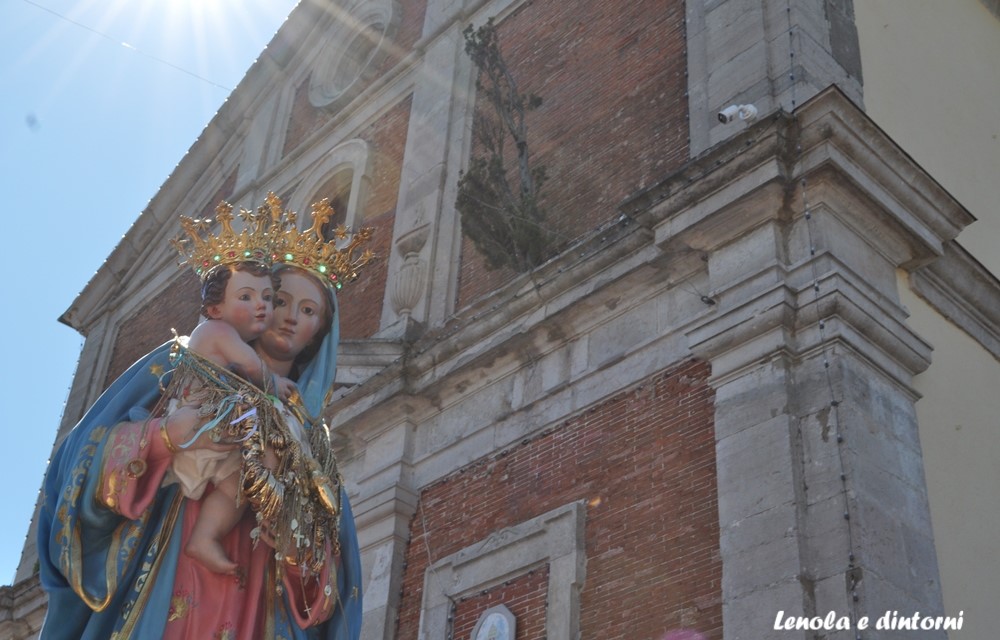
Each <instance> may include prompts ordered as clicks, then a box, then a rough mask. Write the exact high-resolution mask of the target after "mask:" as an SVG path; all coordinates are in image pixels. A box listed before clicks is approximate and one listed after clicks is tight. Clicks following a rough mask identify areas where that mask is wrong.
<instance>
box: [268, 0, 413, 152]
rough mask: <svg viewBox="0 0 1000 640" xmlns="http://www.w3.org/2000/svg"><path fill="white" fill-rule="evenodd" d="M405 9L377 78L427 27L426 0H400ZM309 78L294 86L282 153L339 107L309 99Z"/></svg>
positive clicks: (306, 135)
mask: <svg viewBox="0 0 1000 640" xmlns="http://www.w3.org/2000/svg"><path fill="white" fill-rule="evenodd" d="M397 6H398V7H399V8H400V9H401V10H402V15H401V16H400V20H399V24H398V26H397V30H396V35H395V37H393V39H392V43H391V44H390V47H389V54H388V55H387V56H386V58H385V60H383V61H382V63H381V64H380V65H379V68H378V69H377V70H376V71H375V73H374V74H373V77H375V78H377V77H379V76H381V75H384V74H385V73H386V72H387V71H388V70H390V69H392V67H393V66H395V65H396V63H398V62H399V61H400V60H402V59H403V58H404V57H406V55H407V54H409V52H410V49H412V48H413V44H414V43H415V42H416V41H417V40H419V39H420V36H421V34H422V32H423V27H424V12H425V11H426V9H427V0H401V1H400V2H399V3H398V5H397ZM309 81H310V77H308V76H307V77H306V79H305V80H303V81H302V83H301V84H299V86H298V87H296V89H295V96H294V98H293V102H292V114H291V117H290V118H289V120H288V128H287V131H286V133H285V146H284V148H283V149H282V153H283V154H287V153H288V152H290V151H291V150H292V149H294V148H295V147H297V146H299V145H300V144H302V142H303V141H304V140H305V139H306V138H307V137H308V136H309V134H310V133H312V132H313V131H316V130H317V129H319V128H320V127H322V126H323V125H324V124H325V123H326V122H327V121H329V120H330V118H332V117H333V115H334V114H335V113H336V111H330V110H328V109H324V108H322V107H314V106H313V105H312V104H311V103H310V102H309Z"/></svg>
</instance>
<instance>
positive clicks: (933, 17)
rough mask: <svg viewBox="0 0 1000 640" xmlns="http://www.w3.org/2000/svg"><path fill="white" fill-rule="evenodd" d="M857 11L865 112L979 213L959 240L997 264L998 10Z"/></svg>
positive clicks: (918, 2)
mask: <svg viewBox="0 0 1000 640" xmlns="http://www.w3.org/2000/svg"><path fill="white" fill-rule="evenodd" d="M854 12H855V16H856V19H857V29H858V39H859V41H860V48H861V63H862V68H863V70H864V94H865V110H866V112H867V114H868V115H869V116H870V117H871V118H872V119H873V120H874V121H875V122H876V123H877V124H878V125H879V126H880V127H882V129H883V130H884V131H885V132H886V133H887V134H889V136H890V137H891V138H893V139H894V140H895V141H896V142H897V143H899V145H900V146H902V147H903V149H904V150H905V151H906V152H907V153H909V154H910V155H911V156H912V157H913V159H914V160H916V162H917V163H918V164H919V165H921V166H922V167H923V168H924V169H926V170H927V172H928V173H930V174H931V175H932V176H934V177H935V179H936V180H937V181H938V182H940V183H941V185H942V186H943V187H944V188H945V189H947V190H948V191H949V192H950V193H951V194H952V195H953V196H955V198H957V199H958V200H959V202H961V203H962V204H963V205H965V207H966V208H968V209H969V211H971V212H972V214H973V215H975V216H976V217H977V218H978V219H979V220H978V222H975V223H973V224H972V225H970V226H969V227H967V228H966V229H965V231H964V232H963V233H962V234H961V235H960V236H959V237H958V241H959V243H960V244H962V246H964V247H965V248H966V249H968V250H969V251H970V252H971V253H972V254H973V255H974V256H975V257H976V258H977V259H978V260H979V261H981V262H982V263H983V264H984V265H985V266H986V267H987V268H988V269H989V270H990V271H991V272H993V273H994V274H997V273H1000V252H998V251H997V250H996V247H997V243H998V241H1000V207H998V206H997V202H998V201H1000V199H998V196H1000V183H998V182H997V179H996V178H997V168H998V167H1000V118H998V117H997V104H1000V66H998V65H997V60H1000V19H997V18H996V17H995V16H994V15H993V14H992V13H990V11H989V10H988V9H987V8H986V6H985V5H984V4H983V3H982V2H981V1H980V0H949V1H948V2H941V1H940V0H864V2H855V3H854Z"/></svg>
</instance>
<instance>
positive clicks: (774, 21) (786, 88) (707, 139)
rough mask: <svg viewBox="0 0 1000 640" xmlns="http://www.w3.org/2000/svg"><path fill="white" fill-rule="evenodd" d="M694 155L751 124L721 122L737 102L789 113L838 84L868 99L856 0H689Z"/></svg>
mask: <svg viewBox="0 0 1000 640" xmlns="http://www.w3.org/2000/svg"><path fill="white" fill-rule="evenodd" d="M686 8H687V42H688V97H689V102H690V113H691V115H690V135H691V145H690V146H691V155H692V156H696V155H698V154H700V153H701V152H702V151H704V150H706V149H708V148H709V147H711V146H712V145H714V144H716V143H717V142H719V141H720V140H724V139H726V138H728V137H730V136H732V135H733V134H734V133H737V132H739V131H740V130H741V129H742V128H744V127H745V126H746V125H745V124H744V123H741V122H739V121H736V122H732V123H722V122H719V120H718V118H717V116H716V114H717V113H718V112H719V110H720V109H723V108H724V107H726V106H727V105H730V104H753V105H755V106H756V107H757V109H758V111H759V113H760V114H761V115H764V114H768V113H771V112H773V111H775V110H777V109H782V108H783V109H785V110H786V111H790V110H792V109H794V108H795V107H796V106H798V105H801V104H803V103H804V102H805V101H806V100H808V99H809V98H811V97H812V96H814V95H816V94H817V93H819V92H820V91H822V90H823V89H825V88H826V87H827V86H829V85H831V84H835V85H837V86H838V87H839V88H840V89H841V90H842V91H843V92H844V93H845V94H846V95H847V96H849V97H850V98H851V100H853V101H854V102H856V103H857V104H859V105H860V104H861V56H860V53H859V49H858V35H857V30H856V28H855V26H854V5H853V1H852V0H715V1H713V2H688V3H686Z"/></svg>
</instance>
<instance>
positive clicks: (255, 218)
mask: <svg viewBox="0 0 1000 640" xmlns="http://www.w3.org/2000/svg"><path fill="white" fill-rule="evenodd" d="M267 213H268V212H267V211H264V210H263V208H262V209H261V210H258V211H257V212H256V213H254V212H252V211H247V210H246V209H240V212H239V215H240V218H241V219H242V220H243V222H244V226H243V230H242V231H240V232H239V233H237V232H236V231H235V230H234V229H233V219H234V216H233V205H231V204H229V203H228V202H220V203H219V206H217V207H216V208H215V219H216V221H218V223H219V225H220V226H221V227H222V229H221V231H220V232H219V235H217V236H215V235H212V233H211V231H210V227H211V223H212V221H211V220H198V219H194V218H189V217H187V216H181V228H182V229H183V230H184V233H186V234H187V236H188V237H187V238H183V237H181V238H175V239H173V240H171V241H170V243H171V244H172V245H173V246H174V248H175V249H177V252H178V253H179V254H180V257H181V264H182V265H184V264H186V265H189V266H190V267H191V268H192V269H194V271H195V273H197V274H198V275H199V276H201V275H204V274H205V273H206V272H208V270H209V269H211V268H212V267H214V266H216V265H219V264H234V263H237V262H262V263H264V264H267V265H270V264H271V244H272V243H271V228H272V227H273V226H274V223H275V220H274V219H273V218H272V217H270V216H269V215H267Z"/></svg>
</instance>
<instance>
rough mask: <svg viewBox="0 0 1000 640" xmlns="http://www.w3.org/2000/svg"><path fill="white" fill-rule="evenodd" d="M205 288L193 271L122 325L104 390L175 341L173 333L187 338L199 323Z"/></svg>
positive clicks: (174, 282)
mask: <svg viewBox="0 0 1000 640" xmlns="http://www.w3.org/2000/svg"><path fill="white" fill-rule="evenodd" d="M200 308H201V286H200V284H199V282H198V277H197V276H195V274H194V272H193V271H191V270H190V269H185V270H184V272H183V273H182V274H181V275H180V276H179V277H178V278H177V279H176V280H174V281H173V282H171V283H170V285H169V286H168V287H167V288H166V289H164V290H163V291H162V292H161V293H160V294H159V295H157V296H156V298H154V299H153V300H152V301H150V302H149V304H147V305H146V306H144V307H143V308H142V309H140V310H139V311H138V312H136V314H135V315H133V316H132V317H131V318H129V319H128V320H126V321H125V322H124V323H122V326H121V328H120V329H119V330H118V336H117V337H116V338H115V347H114V351H113V352H112V355H111V364H110V365H109V366H108V375H107V377H106V378H105V380H104V386H105V387H107V386H108V385H110V384H111V383H112V382H113V381H114V379H115V378H117V377H118V376H120V375H121V374H122V373H123V372H124V371H125V370H126V369H128V368H129V367H130V366H132V363H133V362H135V361H136V360H138V359H139V358H141V357H142V356H144V355H146V354H147V353H149V352H150V351H152V350H153V349H154V348H156V347H158V346H160V345H161V344H163V343H164V342H166V341H167V340H169V339H170V338H172V337H173V334H172V333H171V332H170V330H171V329H177V333H179V334H181V335H187V334H189V333H191V330H192V329H194V327H195V325H196V324H197V323H198V312H199V309H200Z"/></svg>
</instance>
